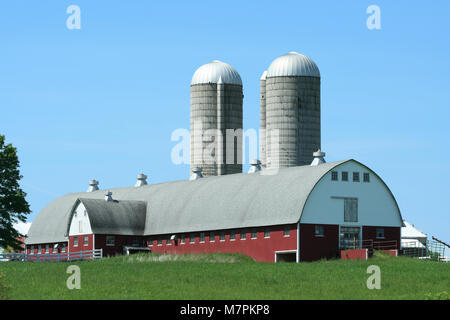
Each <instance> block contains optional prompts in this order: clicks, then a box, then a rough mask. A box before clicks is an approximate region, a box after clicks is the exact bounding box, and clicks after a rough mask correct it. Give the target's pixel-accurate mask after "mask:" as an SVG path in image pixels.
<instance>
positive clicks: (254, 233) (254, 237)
mask: <svg viewBox="0 0 450 320" xmlns="http://www.w3.org/2000/svg"><path fill="white" fill-rule="evenodd" d="M252 239H256V229H252Z"/></svg>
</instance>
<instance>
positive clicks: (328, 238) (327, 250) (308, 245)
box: [300, 223, 339, 261]
mask: <svg viewBox="0 0 450 320" xmlns="http://www.w3.org/2000/svg"><path fill="white" fill-rule="evenodd" d="M315 226H316V224H307V223H301V224H300V261H314V260H319V259H322V258H326V259H330V258H336V257H337V256H338V255H339V226H338V225H333V224H322V225H321V226H323V227H324V236H323V237H316V236H315V235H314V230H315Z"/></svg>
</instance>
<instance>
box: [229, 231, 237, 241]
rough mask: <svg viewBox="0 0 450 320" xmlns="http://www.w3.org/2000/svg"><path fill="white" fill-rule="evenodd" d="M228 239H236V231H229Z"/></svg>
mask: <svg viewBox="0 0 450 320" xmlns="http://www.w3.org/2000/svg"><path fill="white" fill-rule="evenodd" d="M230 241H236V231H230Z"/></svg>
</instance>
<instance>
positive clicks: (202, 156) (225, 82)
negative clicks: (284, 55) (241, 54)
mask: <svg viewBox="0 0 450 320" xmlns="http://www.w3.org/2000/svg"><path fill="white" fill-rule="evenodd" d="M242 100H243V93H242V81H241V77H240V76H239V73H238V72H237V71H236V70H235V69H234V68H233V67H232V66H230V65H229V64H227V63H224V62H221V61H218V60H214V61H213V62H210V63H207V64H205V65H203V66H201V67H200V68H198V69H197V70H196V71H195V73H194V75H193V77H192V81H191V170H192V169H193V168H202V169H203V171H202V174H203V176H205V177H208V176H217V175H219V176H220V175H225V174H232V173H240V172H242ZM230 129H232V130H233V131H232V130H230Z"/></svg>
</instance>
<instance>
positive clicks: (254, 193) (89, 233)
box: [26, 160, 402, 262]
mask: <svg viewBox="0 0 450 320" xmlns="http://www.w3.org/2000/svg"><path fill="white" fill-rule="evenodd" d="M105 191H106V190H103V191H102V190H97V191H92V192H82V193H72V194H68V195H65V196H63V197H61V198H59V199H56V200H55V201H53V202H52V203H50V204H49V205H48V206H47V207H45V208H44V209H43V210H42V212H40V214H39V215H38V216H37V217H36V219H35V220H34V222H33V223H32V226H31V228H30V231H29V233H28V237H27V239H26V249H27V252H28V253H31V252H34V253H36V252H40V253H44V252H49V253H51V252H56V251H57V252H64V251H65V250H68V251H69V252H75V251H84V250H91V249H94V248H102V249H103V252H104V254H105V255H113V254H122V253H123V252H124V249H126V248H128V247H140V248H142V247H146V248H148V249H149V250H151V251H152V252H160V253H174V254H179V253H212V252H239V253H243V254H246V255H248V256H250V257H252V258H254V259H255V260H258V261H267V262H276V261H279V260H287V261H297V262H300V261H313V260H317V259H321V258H335V257H338V256H339V253H340V250H341V249H347V248H352V247H355V248H357V247H371V248H376V246H377V244H378V246H380V247H381V248H387V247H386V245H388V246H389V249H399V247H400V228H401V227H402V217H401V214H400V210H399V208H398V206H397V203H396V200H395V198H394V196H393V195H392V193H391V192H390V190H389V188H388V187H387V186H386V184H385V183H384V182H383V180H382V179H381V178H380V177H379V176H378V175H377V174H376V173H375V172H373V171H372V170H370V169H369V168H367V167H366V166H364V165H363V164H361V163H359V162H357V161H355V160H346V161H338V162H330V163H318V165H311V166H309V165H307V166H298V167H290V168H284V169H278V170H276V171H271V170H263V171H258V172H254V173H240V174H230V175H225V176H213V177H208V178H202V179H197V180H192V181H175V182H168V183H160V184H151V185H146V184H141V185H140V186H137V187H127V188H118V189H111V190H110V191H111V192H108V193H107V194H106V195H105Z"/></svg>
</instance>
